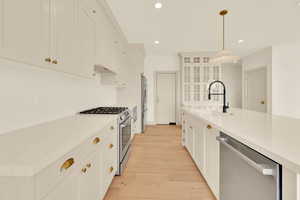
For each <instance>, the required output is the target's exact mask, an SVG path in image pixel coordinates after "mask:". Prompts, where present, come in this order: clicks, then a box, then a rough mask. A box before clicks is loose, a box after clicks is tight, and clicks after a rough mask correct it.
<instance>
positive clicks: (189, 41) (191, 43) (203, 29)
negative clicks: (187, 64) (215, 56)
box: [107, 0, 300, 55]
mask: <svg viewBox="0 0 300 200" xmlns="http://www.w3.org/2000/svg"><path fill="white" fill-rule="evenodd" d="M156 1H157V0H127V1H126V0H107V2H108V4H109V6H110V7H111V9H112V12H113V14H114V15H115V17H116V19H117V21H118V22H119V24H120V26H121V28H122V30H123V32H124V33H125V35H126V37H127V39H128V40H129V42H134V43H144V44H145V46H146V51H147V54H159V55H168V54H174V53H178V52H190V51H215V50H218V49H219V48H220V44H221V34H222V18H221V17H220V16H219V15H218V12H219V11H220V10H221V9H224V8H226V9H228V10H229V11H230V13H229V15H228V16H227V18H226V19H227V25H226V29H227V31H226V33H227V37H226V43H227V47H228V48H230V49H231V50H233V51H234V52H235V53H236V54H239V55H246V54H249V53H250V52H251V51H253V50H255V49H258V48H263V47H267V46H270V45H272V44H275V43H278V42H283V41H288V40H295V39H298V38H299V36H300V6H298V5H297V4H298V2H297V0H161V2H162V3H163V8H162V9H160V10H159V9H155V8H154V3H155V2H156ZM228 34H229V35H228ZM240 39H243V40H244V41H245V42H244V43H243V44H238V42H237V41H238V40H240ZM155 40H159V41H160V44H159V45H155V44H154V41H155Z"/></svg>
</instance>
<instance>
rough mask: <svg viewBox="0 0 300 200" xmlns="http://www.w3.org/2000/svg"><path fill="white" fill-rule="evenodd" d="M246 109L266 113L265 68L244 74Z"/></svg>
mask: <svg viewBox="0 0 300 200" xmlns="http://www.w3.org/2000/svg"><path fill="white" fill-rule="evenodd" d="M245 89H246V90H245V91H246V92H245V100H246V108H247V109H248V110H254V111H258V112H264V113H265V112H267V102H266V99H267V67H261V68H257V69H253V70H248V71H246V72H245Z"/></svg>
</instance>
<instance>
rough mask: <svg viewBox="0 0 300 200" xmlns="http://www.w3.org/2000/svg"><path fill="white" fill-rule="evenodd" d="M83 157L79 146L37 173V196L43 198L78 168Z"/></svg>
mask: <svg viewBox="0 0 300 200" xmlns="http://www.w3.org/2000/svg"><path fill="white" fill-rule="evenodd" d="M82 159H83V158H82V157H81V154H80V149H79V148H77V149H75V150H74V151H72V152H70V153H68V154H66V155H65V156H63V157H62V158H60V159H59V160H58V161H56V162H55V163H54V164H52V165H50V166H49V167H48V168H46V169H44V170H43V171H42V172H40V173H39V174H37V175H36V177H35V185H36V198H37V199H42V198H43V197H45V196H46V195H47V194H49V193H50V192H51V191H52V189H53V188H55V187H56V186H57V185H58V184H60V183H61V182H62V181H63V180H65V179H66V178H67V177H68V176H70V175H71V174H72V173H73V172H74V170H77V169H78V167H79V166H80V160H82Z"/></svg>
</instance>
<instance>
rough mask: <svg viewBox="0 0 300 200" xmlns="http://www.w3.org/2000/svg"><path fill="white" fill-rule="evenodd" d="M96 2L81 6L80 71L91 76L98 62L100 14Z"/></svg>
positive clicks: (79, 31)
mask: <svg viewBox="0 0 300 200" xmlns="http://www.w3.org/2000/svg"><path fill="white" fill-rule="evenodd" d="M98 12H99V10H98V7H97V5H96V4H83V3H81V4H80V6H79V30H78V33H79V38H78V39H79V40H78V41H79V56H78V58H79V60H78V61H79V69H78V71H79V73H80V74H82V75H84V76H87V77H91V76H92V72H93V69H94V66H95V64H96V60H95V57H96V20H97V18H98V17H99V16H98Z"/></svg>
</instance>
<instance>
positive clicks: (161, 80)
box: [155, 72, 177, 124]
mask: <svg viewBox="0 0 300 200" xmlns="http://www.w3.org/2000/svg"><path fill="white" fill-rule="evenodd" d="M176 77H177V74H176V72H157V73H156V99H155V101H156V102H155V103H156V114H155V117H156V123H157V124H176V102H177V101H176V96H177V95H176V85H177V78H176Z"/></svg>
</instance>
